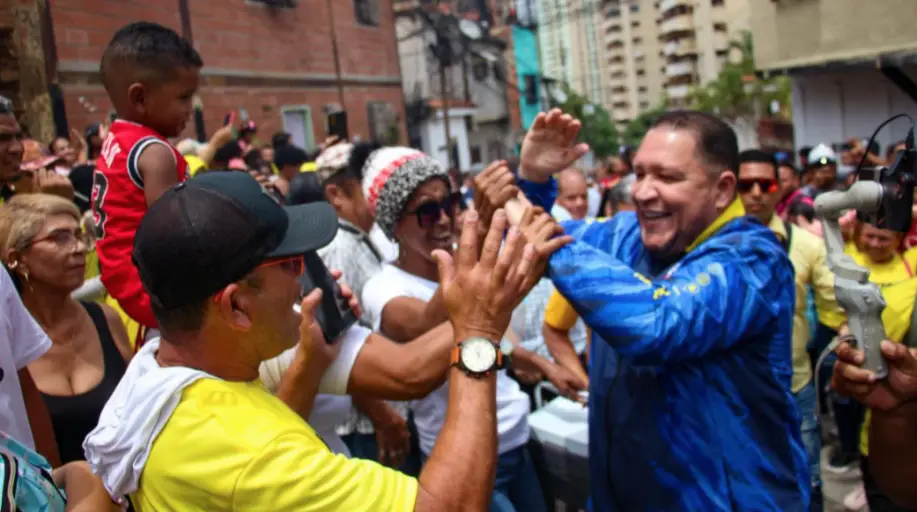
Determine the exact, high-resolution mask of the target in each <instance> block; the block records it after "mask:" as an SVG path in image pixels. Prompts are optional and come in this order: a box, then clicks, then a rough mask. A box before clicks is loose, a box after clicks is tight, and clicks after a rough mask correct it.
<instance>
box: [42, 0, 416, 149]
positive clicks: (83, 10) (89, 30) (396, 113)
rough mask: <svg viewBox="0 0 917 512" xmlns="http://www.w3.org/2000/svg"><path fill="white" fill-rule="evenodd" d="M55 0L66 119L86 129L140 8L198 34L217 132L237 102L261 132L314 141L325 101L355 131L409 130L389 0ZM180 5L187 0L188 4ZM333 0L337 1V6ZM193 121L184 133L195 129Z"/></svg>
mask: <svg viewBox="0 0 917 512" xmlns="http://www.w3.org/2000/svg"><path fill="white" fill-rule="evenodd" d="M270 3H271V2H267V3H265V2H264V0H261V1H256V0H194V1H184V0H179V1H173V2H168V3H166V2H141V1H133V0H130V1H128V0H92V1H88V0H55V1H54V2H53V3H51V2H48V4H50V6H51V7H50V20H51V23H50V28H51V30H52V32H53V40H54V42H55V44H54V47H55V50H56V52H55V53H56V62H55V66H54V68H55V71H56V77H55V78H56V80H57V82H58V83H59V85H60V89H61V90H62V93H63V101H64V105H65V110H66V120H67V124H69V126H70V127H73V128H77V129H79V130H82V129H83V128H84V127H85V126H87V125H88V124H90V123H93V122H98V121H101V120H103V119H105V118H106V117H107V115H108V113H109V112H110V110H111V105H110V103H109V101H108V98H107V96H106V94H105V91H104V90H103V88H102V85H101V83H100V81H99V75H98V69H99V60H100V58H101V55H102V52H103V50H104V48H105V46H106V44H107V43H108V41H109V40H110V39H111V37H112V35H113V34H114V33H115V31H116V30H117V29H118V28H120V27H121V26H123V25H125V24H127V23H129V22H131V21H135V20H148V21H154V22H157V23H161V24H163V25H166V26H168V27H171V28H173V29H175V30H176V31H179V32H180V33H183V34H184V35H185V36H186V37H187V36H191V39H192V40H193V42H194V46H195V48H197V50H198V52H200V54H201V57H202V58H203V60H204V68H203V69H202V71H201V89H200V99H201V101H202V103H203V113H204V116H203V117H204V126H205V127H206V133H207V134H208V135H209V134H211V133H212V132H213V131H214V130H215V129H216V128H218V127H219V126H220V125H221V124H222V119H223V117H224V116H225V115H226V114H227V113H228V112H231V111H235V112H240V113H241V115H242V116H246V115H247V117H248V118H249V119H251V120H253V121H255V122H256V123H257V124H258V135H259V140H260V141H269V140H270V136H271V134H273V133H274V132H277V131H281V130H283V131H287V132H290V133H291V134H292V135H293V140H294V142H295V143H297V144H298V145H301V146H303V147H305V148H307V149H313V148H314V147H315V145H316V144H317V143H319V142H321V140H323V138H324V136H325V116H326V112H328V111H330V110H333V109H337V108H341V107H343V108H344V109H345V110H346V111H347V114H348V125H349V128H350V133H351V135H352V136H355V137H359V138H361V139H369V138H374V137H380V136H391V135H392V134H393V133H401V137H400V138H401V141H402V143H404V142H406V140H405V137H404V128H403V125H404V100H403V96H402V89H401V73H400V70H399V63H398V56H397V50H396V44H395V30H394V15H393V10H392V4H391V2H386V1H383V0H333V1H328V0H296V1H293V2H289V3H287V4H286V5H289V7H277V6H271V5H268V4H270ZM274 3H277V2H274ZM181 6H185V7H186V8H187V10H186V12H185V13H184V15H183V13H182V9H181ZM329 9H330V10H329ZM193 132H194V127H193V123H189V127H188V128H187V129H186V133H185V134H184V135H187V136H193V135H194V133H193Z"/></svg>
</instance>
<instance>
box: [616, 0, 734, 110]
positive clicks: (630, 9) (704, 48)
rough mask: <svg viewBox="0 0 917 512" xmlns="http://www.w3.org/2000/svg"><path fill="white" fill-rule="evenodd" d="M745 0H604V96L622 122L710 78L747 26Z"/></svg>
mask: <svg viewBox="0 0 917 512" xmlns="http://www.w3.org/2000/svg"><path fill="white" fill-rule="evenodd" d="M747 2H748V0H604V2H603V5H602V10H603V16H604V46H603V47H604V53H605V55H604V60H605V62H606V66H605V69H606V73H607V75H608V78H609V82H608V84H609V87H608V90H607V91H606V94H605V97H604V102H605V105H606V106H607V107H608V108H609V110H610V111H611V112H612V115H613V117H614V120H615V121H616V122H617V123H618V124H619V126H622V125H623V124H626V123H627V122H628V121H630V120H632V119H634V118H635V117H637V115H639V114H640V113H641V112H645V111H646V110H649V109H651V108H653V107H656V106H658V105H659V104H660V102H662V101H663V100H665V101H667V103H668V104H669V105H670V106H680V105H683V104H684V102H685V99H686V98H687V96H688V94H689V93H690V92H691V89H692V88H693V87H697V86H700V85H704V84H706V83H708V82H710V81H711V80H714V79H715V78H716V77H717V75H718V74H719V72H720V70H721V69H722V67H723V63H724V62H725V61H726V59H727V57H728V55H729V45H730V43H731V42H732V41H737V40H740V38H741V33H742V32H743V31H745V30H748V28H749V11H748V3H747Z"/></svg>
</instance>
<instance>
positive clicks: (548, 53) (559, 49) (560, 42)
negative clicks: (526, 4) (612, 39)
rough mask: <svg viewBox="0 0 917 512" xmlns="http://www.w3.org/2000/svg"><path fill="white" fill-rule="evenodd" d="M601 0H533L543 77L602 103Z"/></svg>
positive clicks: (603, 84) (604, 78)
mask: <svg viewBox="0 0 917 512" xmlns="http://www.w3.org/2000/svg"><path fill="white" fill-rule="evenodd" d="M600 4H601V0H537V3H536V12H537V19H538V45H539V52H540V54H541V71H542V73H543V75H544V78H545V79H546V80H554V81H557V82H560V83H565V84H567V85H569V86H570V88H571V89H573V90H574V91H576V92H577V93H579V94H582V95H583V96H585V97H586V98H588V99H589V100H590V101H591V102H594V103H597V104H602V103H604V99H605V94H604V91H605V89H606V82H607V78H608V77H607V73H605V72H604V70H605V61H604V59H603V54H604V51H603V49H602V47H601V44H602V31H601V26H602V11H601V8H600V7H601V6H600Z"/></svg>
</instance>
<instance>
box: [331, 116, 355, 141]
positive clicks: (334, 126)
mask: <svg viewBox="0 0 917 512" xmlns="http://www.w3.org/2000/svg"><path fill="white" fill-rule="evenodd" d="M326 123H327V125H328V126H327V130H326V131H327V132H328V136H329V137H332V136H333V137H337V138H338V140H339V141H342V142H343V141H346V140H349V139H350V134H349V133H348V129H347V112H344V111H343V110H341V111H339V112H333V113H331V114H328V117H327V118H326Z"/></svg>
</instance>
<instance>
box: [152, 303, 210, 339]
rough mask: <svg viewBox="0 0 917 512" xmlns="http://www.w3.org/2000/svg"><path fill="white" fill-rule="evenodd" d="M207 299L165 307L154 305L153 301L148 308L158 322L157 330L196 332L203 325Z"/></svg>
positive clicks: (165, 331) (163, 331)
mask: <svg viewBox="0 0 917 512" xmlns="http://www.w3.org/2000/svg"><path fill="white" fill-rule="evenodd" d="M208 302H209V299H204V300H201V301H198V302H193V303H191V304H186V305H184V306H182V307H180V308H174V309H165V308H162V307H159V306H157V305H156V302H155V301H153V302H152V303H151V304H150V309H152V310H153V316H155V317H156V321H157V322H159V330H160V331H162V333H163V334H165V335H167V336H168V335H169V334H170V333H176V332H182V333H192V332H198V331H200V330H201V329H202V328H203V327H204V318H206V316H207V304H208Z"/></svg>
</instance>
